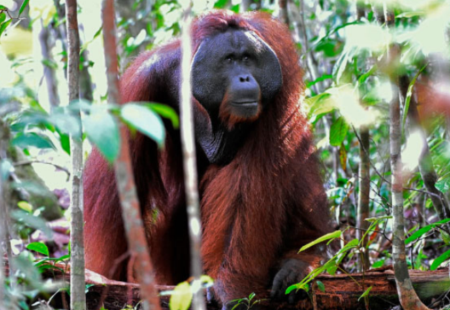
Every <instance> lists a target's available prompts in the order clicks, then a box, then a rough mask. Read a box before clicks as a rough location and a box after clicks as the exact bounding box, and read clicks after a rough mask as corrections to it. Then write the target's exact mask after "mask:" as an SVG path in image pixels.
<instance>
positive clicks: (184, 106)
mask: <svg viewBox="0 0 450 310" xmlns="http://www.w3.org/2000/svg"><path fill="white" fill-rule="evenodd" d="M183 15H184V17H183V27H182V36H181V53H182V56H181V89H180V98H181V104H180V113H181V141H182V142H181V143H182V147H183V159H184V160H183V167H184V184H185V189H186V203H187V214H188V221H189V223H188V226H189V239H190V252H191V273H192V275H193V277H194V281H193V283H192V289H193V294H194V296H193V300H192V308H193V309H196V310H203V309H205V302H204V300H203V292H202V290H201V283H200V276H201V275H202V270H203V268H202V261H201V256H200V246H201V238H202V236H201V234H202V226H201V221H200V206H199V197H198V188H197V184H198V179H197V178H198V177H197V162H196V154H195V138H194V118H193V112H192V110H193V109H192V92H191V61H192V60H191V57H192V40H191V32H190V28H191V27H190V26H191V16H190V15H191V3H189V4H188V6H187V8H186V9H185V10H184V14H183Z"/></svg>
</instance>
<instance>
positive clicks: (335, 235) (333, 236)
mask: <svg viewBox="0 0 450 310" xmlns="http://www.w3.org/2000/svg"><path fill="white" fill-rule="evenodd" d="M341 235H342V231H340V230H336V231H333V232H331V233H328V234H326V235H324V236H322V237H320V238H317V239H316V240H314V241H312V242H310V243H308V244H305V245H304V246H302V248H301V249H300V251H298V252H302V251H304V250H306V249H309V248H310V247H312V246H314V245H316V244H318V243H321V242H324V241H327V240H330V239H336V238H340V237H341Z"/></svg>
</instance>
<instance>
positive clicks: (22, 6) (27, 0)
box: [17, 0, 30, 17]
mask: <svg viewBox="0 0 450 310" xmlns="http://www.w3.org/2000/svg"><path fill="white" fill-rule="evenodd" d="M28 2H30V0H24V1H23V2H22V5H21V6H20V9H19V16H17V17H20V14H22V12H23V10H25V8H26V7H27V5H28Z"/></svg>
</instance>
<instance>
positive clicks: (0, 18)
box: [0, 12, 6, 25]
mask: <svg viewBox="0 0 450 310" xmlns="http://www.w3.org/2000/svg"><path fill="white" fill-rule="evenodd" d="M5 19H6V14H5V13H4V12H2V13H0V25H1V23H3V22H4V21H5Z"/></svg>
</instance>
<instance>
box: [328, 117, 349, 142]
mask: <svg viewBox="0 0 450 310" xmlns="http://www.w3.org/2000/svg"><path fill="white" fill-rule="evenodd" d="M348 129H349V125H348V124H347V122H346V121H345V119H344V118H343V117H342V116H341V117H339V118H338V119H337V120H335V121H334V122H333V124H331V128H330V145H332V146H339V145H341V143H342V142H343V141H344V139H345V137H346V136H347V133H348Z"/></svg>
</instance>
